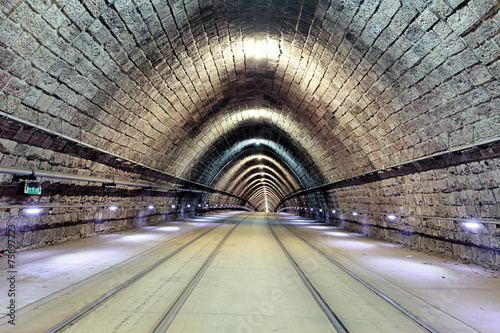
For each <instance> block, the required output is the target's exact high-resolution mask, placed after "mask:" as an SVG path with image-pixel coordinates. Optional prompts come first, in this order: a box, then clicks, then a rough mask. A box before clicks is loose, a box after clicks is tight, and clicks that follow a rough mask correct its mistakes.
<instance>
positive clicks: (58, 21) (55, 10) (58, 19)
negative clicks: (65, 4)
mask: <svg viewBox="0 0 500 333" xmlns="http://www.w3.org/2000/svg"><path fill="white" fill-rule="evenodd" d="M42 18H43V19H44V20H45V21H46V22H47V23H48V24H49V25H50V26H51V27H52V28H54V29H57V28H59V27H60V26H61V25H62V24H63V23H64V21H66V20H67V18H66V16H65V15H64V14H63V13H62V12H61V10H60V9H59V7H58V6H57V5H56V4H53V5H52V6H51V7H50V8H49V9H48V10H47V11H46V12H45V13H43V15H42Z"/></svg>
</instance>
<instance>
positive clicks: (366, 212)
mask: <svg viewBox="0 0 500 333" xmlns="http://www.w3.org/2000/svg"><path fill="white" fill-rule="evenodd" d="M285 209H290V210H301V209H302V210H309V209H310V208H305V207H283V208H281V209H280V210H279V211H278V213H280V212H282V211H283V210H285ZM311 209H314V210H320V209H321V210H323V211H325V212H326V211H332V210H335V213H332V215H330V217H333V215H337V216H339V215H341V214H344V213H345V214H352V213H353V212H356V213H358V214H364V215H385V216H389V215H394V216H395V217H396V218H398V217H414V218H419V219H426V220H444V221H455V222H475V223H484V224H500V221H499V220H496V219H488V218H485V217H482V218H474V217H471V218H462V217H457V218H454V217H439V216H424V215H412V214H400V213H397V212H391V213H382V212H373V211H369V210H357V209H347V210H346V209H345V208H344V209H339V208H311Z"/></svg>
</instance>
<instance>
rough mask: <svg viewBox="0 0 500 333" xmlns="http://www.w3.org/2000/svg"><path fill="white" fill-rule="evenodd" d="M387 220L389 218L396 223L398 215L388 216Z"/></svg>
mask: <svg viewBox="0 0 500 333" xmlns="http://www.w3.org/2000/svg"><path fill="white" fill-rule="evenodd" d="M387 218H388V219H389V220H391V221H394V220H395V219H397V218H398V217H397V216H396V215H394V214H389V215H387Z"/></svg>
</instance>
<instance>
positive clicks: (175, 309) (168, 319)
mask: <svg viewBox="0 0 500 333" xmlns="http://www.w3.org/2000/svg"><path fill="white" fill-rule="evenodd" d="M241 222H242V221H240V222H238V223H236V224H235V226H234V227H233V228H232V229H231V230H230V231H229V232H228V233H227V234H226V236H224V238H223V239H222V240H221V242H220V243H219V245H218V246H217V247H216V248H215V249H214V250H213V251H212V253H211V254H210V256H209V257H208V259H207V260H206V261H205V263H204V264H203V266H201V268H200V269H199V270H198V271H197V272H196V274H195V275H194V277H193V278H192V279H191V280H190V281H189V283H188V284H187V286H186V287H185V288H184V289H183V290H182V291H181V293H180V294H179V295H178V296H177V298H176V299H175V301H174V302H173V303H172V304H171V305H170V307H169V308H168V309H167V310H166V311H165V312H164V313H163V314H162V316H161V317H160V319H159V320H158V321H157V322H156V323H155V325H154V326H153V327H152V328H151V330H150V331H149V332H150V333H158V332H165V331H166V330H167V329H168V328H169V327H170V325H171V324H172V322H173V320H174V319H175V316H177V314H178V313H179V312H180V310H181V308H182V306H183V305H184V303H185V302H186V300H187V299H188V298H189V296H190V295H191V293H192V292H193V290H194V288H196V286H197V285H198V282H199V281H200V280H201V278H202V277H203V275H204V274H205V272H206V271H207V269H208V267H209V266H210V264H211V263H212V261H213V260H214V258H215V257H216V256H217V254H218V253H219V251H220V249H221V248H222V246H223V245H224V243H226V240H227V239H228V238H229V236H231V234H232V233H233V231H234V230H235V229H236V228H237V227H238V226H239V225H240V223H241Z"/></svg>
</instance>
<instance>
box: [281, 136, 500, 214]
mask: <svg viewBox="0 0 500 333" xmlns="http://www.w3.org/2000/svg"><path fill="white" fill-rule="evenodd" d="M493 145H495V146H496V147H495V149H491V148H490V149H489V152H490V153H489V154H482V158H481V159H483V158H487V157H495V156H497V155H498V154H499V153H500V148H499V147H500V137H494V138H490V139H488V140H483V141H478V142H474V143H473V144H468V145H464V146H459V147H455V148H449V149H448V150H446V151H441V152H437V153H434V154H431V155H427V156H423V157H419V158H416V159H413V160H411V161H408V162H403V163H399V164H394V165H391V166H388V167H384V168H381V169H377V170H372V171H368V172H365V173H362V174H359V175H356V176H353V177H348V178H344V179H341V180H337V181H334V182H331V183H327V184H323V185H318V186H314V187H310V188H307V189H305V190H301V191H297V192H294V193H290V194H289V195H288V196H286V197H285V198H283V199H282V200H281V201H280V203H279V204H278V205H277V206H276V207H280V206H282V205H283V204H284V203H285V202H286V201H287V200H290V199H292V198H295V197H298V196H301V195H307V194H312V193H316V192H320V191H328V190H330V189H333V188H341V187H344V186H349V184H348V183H349V182H351V181H354V180H356V179H360V178H363V177H370V176H376V175H378V174H383V173H387V172H390V171H391V170H398V169H400V168H404V167H409V166H411V165H416V164H418V163H422V162H426V161H429V160H433V159H435V160H437V159H440V158H444V157H447V156H450V155H460V154H462V153H464V152H466V151H468V150H471V149H476V148H478V147H488V146H493ZM490 150H491V151H490ZM490 155H491V156H490ZM459 162H460V163H467V162H471V161H468V160H464V161H459ZM377 178H379V177H377ZM386 178H392V177H391V176H388V177H385V178H384V179H386ZM343 184H346V185H343Z"/></svg>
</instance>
